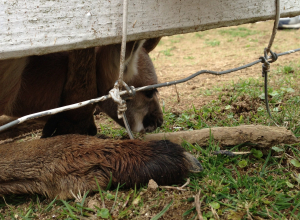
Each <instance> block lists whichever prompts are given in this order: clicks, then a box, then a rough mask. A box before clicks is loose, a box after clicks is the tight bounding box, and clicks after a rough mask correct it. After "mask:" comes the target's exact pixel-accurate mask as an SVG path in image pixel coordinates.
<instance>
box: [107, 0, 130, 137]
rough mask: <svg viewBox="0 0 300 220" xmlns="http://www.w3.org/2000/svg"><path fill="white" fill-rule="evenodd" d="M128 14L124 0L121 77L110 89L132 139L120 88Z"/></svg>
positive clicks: (120, 76) (121, 75)
mask: <svg viewBox="0 0 300 220" xmlns="http://www.w3.org/2000/svg"><path fill="white" fill-rule="evenodd" d="M127 14H128V2H127V0H123V28H122V44H121V54H120V72H119V79H118V81H117V83H115V86H114V88H113V89H111V90H110V91H109V94H110V95H111V97H112V99H113V100H114V101H115V102H116V103H118V118H119V119H121V118H122V119H123V122H124V125H125V127H126V130H127V133H128V135H129V137H130V139H134V137H133V134H132V131H131V129H130V126H129V123H128V121H127V118H126V114H125V111H126V110H127V106H126V101H124V100H123V99H122V98H121V96H120V89H122V86H123V84H124V81H123V75H124V64H125V56H126V41H127Z"/></svg>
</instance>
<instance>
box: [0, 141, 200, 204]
mask: <svg viewBox="0 0 300 220" xmlns="http://www.w3.org/2000/svg"><path fill="white" fill-rule="evenodd" d="M0 155H1V157H0V195H5V194H11V193H15V194H23V193H38V194H42V195H45V196H48V197H50V198H54V197H56V196H57V198H58V199H68V198H72V193H74V194H78V193H79V192H81V193H82V192H84V191H88V190H89V191H92V190H96V189H97V185H96V181H95V178H97V181H98V183H99V186H100V187H101V188H102V189H103V188H106V186H107V185H108V183H109V181H110V176H111V175H112V186H113V187H116V186H117V185H118V183H120V185H121V184H125V187H127V188H128V187H134V186H135V185H136V186H137V187H139V186H140V185H141V184H146V183H148V181H149V180H150V179H154V180H155V181H156V182H157V183H158V184H159V185H168V184H175V183H180V182H181V181H182V180H183V178H184V177H186V176H187V174H188V172H189V171H191V172H199V171H201V170H202V167H201V164H200V163H199V162H198V161H197V160H196V158H194V157H193V156H192V155H191V154H189V153H188V152H186V151H185V150H184V149H183V148H182V147H181V146H179V145H177V144H174V143H171V142H169V141H152V142H143V141H140V140H125V141H113V140H100V139H98V138H96V137H92V136H83V135H61V136H57V137H51V138H47V139H37V140H32V141H28V142H21V143H13V144H2V145H0Z"/></svg>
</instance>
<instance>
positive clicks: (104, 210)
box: [97, 208, 109, 218]
mask: <svg viewBox="0 0 300 220" xmlns="http://www.w3.org/2000/svg"><path fill="white" fill-rule="evenodd" d="M97 216H98V217H101V218H108V217H109V211H108V209H107V208H102V209H100V210H98V212H97Z"/></svg>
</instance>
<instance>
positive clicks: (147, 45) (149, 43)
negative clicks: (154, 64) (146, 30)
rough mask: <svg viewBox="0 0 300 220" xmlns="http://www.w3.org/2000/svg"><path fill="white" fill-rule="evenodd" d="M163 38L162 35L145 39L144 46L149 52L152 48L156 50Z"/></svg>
mask: <svg viewBox="0 0 300 220" xmlns="http://www.w3.org/2000/svg"><path fill="white" fill-rule="evenodd" d="M161 38H162V37H157V38H150V39H147V40H146V41H145V43H144V44H143V47H144V48H145V50H146V51H147V53H150V52H151V51H152V50H154V48H155V47H156V46H157V44H158V43H159V41H160V39H161Z"/></svg>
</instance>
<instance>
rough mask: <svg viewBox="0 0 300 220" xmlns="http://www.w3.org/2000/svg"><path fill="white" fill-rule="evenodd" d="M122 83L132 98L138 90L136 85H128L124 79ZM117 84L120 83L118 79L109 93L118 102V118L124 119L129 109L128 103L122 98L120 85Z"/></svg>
mask: <svg viewBox="0 0 300 220" xmlns="http://www.w3.org/2000/svg"><path fill="white" fill-rule="evenodd" d="M122 84H123V86H124V87H125V89H126V91H127V92H126V94H129V96H130V98H132V97H133V96H135V94H136V91H135V88H134V86H128V85H127V84H126V83H125V82H124V81H122ZM117 85H118V81H116V82H115V86H114V88H112V89H111V90H110V91H109V94H110V95H111V98H112V99H113V100H114V102H116V103H117V104H118V112H117V114H118V119H122V118H123V113H125V112H126V110H127V105H126V101H125V100H123V99H122V98H121V96H120V90H119V86H117ZM126 99H128V98H126Z"/></svg>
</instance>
